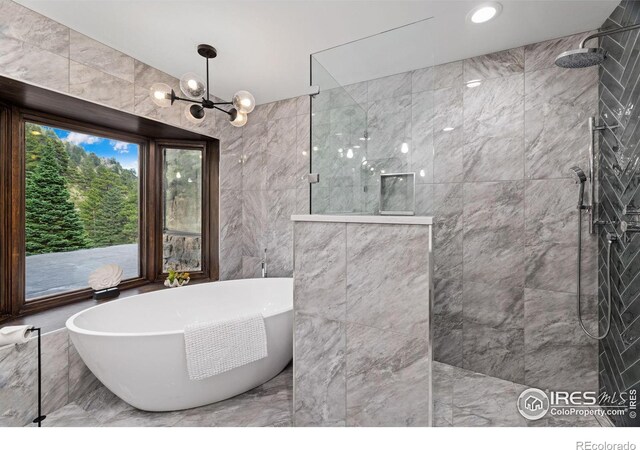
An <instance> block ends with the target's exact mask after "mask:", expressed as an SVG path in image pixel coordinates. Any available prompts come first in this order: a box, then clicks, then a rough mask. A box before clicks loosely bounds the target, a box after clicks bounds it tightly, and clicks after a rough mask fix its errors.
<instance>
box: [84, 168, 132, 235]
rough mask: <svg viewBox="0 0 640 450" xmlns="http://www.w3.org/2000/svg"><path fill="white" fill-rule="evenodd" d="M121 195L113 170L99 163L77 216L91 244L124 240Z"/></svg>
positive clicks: (123, 200)
mask: <svg viewBox="0 0 640 450" xmlns="http://www.w3.org/2000/svg"><path fill="white" fill-rule="evenodd" d="M124 207H125V195H124V192H123V189H122V186H121V183H120V181H119V179H118V176H117V175H116V173H114V172H113V171H111V170H109V169H106V168H104V167H99V168H98V170H97V172H96V176H95V178H94V179H93V181H92V182H91V186H90V187H89V191H88V192H87V196H86V199H85V200H84V202H82V204H81V206H80V216H81V217H82V221H83V223H84V226H85V230H86V232H87V235H88V236H89V239H90V240H91V244H92V246H94V247H105V246H109V245H118V244H124V243H126V242H128V241H127V239H126V237H125V236H124V227H125V224H126V223H127V217H126V215H125V211H124V209H125V208H124Z"/></svg>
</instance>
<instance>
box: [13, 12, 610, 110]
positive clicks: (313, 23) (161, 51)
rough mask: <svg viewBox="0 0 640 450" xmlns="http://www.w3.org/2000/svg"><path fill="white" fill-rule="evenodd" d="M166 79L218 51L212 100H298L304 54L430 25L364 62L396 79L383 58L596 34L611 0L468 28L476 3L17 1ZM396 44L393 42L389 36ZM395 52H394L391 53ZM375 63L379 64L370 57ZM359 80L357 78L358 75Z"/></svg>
mask: <svg viewBox="0 0 640 450" xmlns="http://www.w3.org/2000/svg"><path fill="white" fill-rule="evenodd" d="M17 1H18V2H19V3H21V4H23V5H25V6H27V7H29V8H31V9H33V10H35V11H38V12H40V13H42V14H44V15H46V16H48V17H51V18H52V19H54V20H57V21H58V22H61V23H63V24H64V25H67V26H69V27H71V28H73V29H75V30H77V31H80V32H81V33H84V34H86V35H88V36H90V37H92V38H94V39H96V40H98V41H100V42H103V43H105V44H107V45H109V46H111V47H113V48H115V49H117V50H120V51H122V52H124V53H127V54H129V55H131V56H133V57H134V58H136V59H138V60H140V61H143V62H145V63H147V64H149V65H152V66H154V67H157V68H159V69H161V70H163V71H165V72H167V73H169V74H171V75H173V76H176V77H180V76H181V75H182V74H183V73H185V72H189V71H194V72H196V73H200V74H201V75H204V61H203V60H202V58H201V57H200V56H198V54H197V53H196V51H195V48H196V45H197V44H200V43H210V44H212V45H214V46H215V47H216V48H217V50H218V57H217V58H216V59H215V60H213V62H212V83H213V93H214V94H215V95H217V96H220V97H222V98H226V99H229V98H230V96H231V95H232V94H233V93H234V92H235V91H237V90H239V89H246V90H249V91H251V92H252V93H253V94H254V95H255V97H256V101H257V103H259V104H262V103H268V102H271V101H275V100H280V99H284V98H290V97H294V96H297V95H301V94H304V93H307V91H308V86H309V55H310V54H311V53H315V52H319V51H321V50H323V49H327V48H330V47H333V46H337V45H340V44H344V43H346V42H350V41H353V40H356V39H360V38H363V37H366V36H370V35H373V34H377V33H380V32H383V31H385V30H389V29H391V28H395V27H399V26H402V25H405V24H407V23H410V22H415V21H416V20H419V19H423V18H428V17H432V19H431V20H429V21H428V22H429V26H428V27H427V28H425V31H424V37H423V38H422V39H410V40H408V41H398V42H394V41H393V39H394V37H393V36H394V33H387V39H391V40H390V41H386V43H385V45H384V46H381V47H380V49H379V51H378V53H377V54H375V56H374V57H372V58H371V57H370V58H369V59H375V60H376V61H377V63H376V64H375V68H374V69H373V70H372V71H371V73H370V75H371V77H373V76H375V74H380V73H398V72H400V71H401V70H396V69H397V67H398V66H397V61H394V58H388V57H387V55H390V54H394V50H393V49H394V48H397V49H401V50H402V53H403V54H404V55H412V54H424V53H425V52H428V54H429V55H432V57H431V56H430V60H431V61H433V63H435V64H440V63H444V62H449V61H455V60H459V59H463V58H468V57H471V56H476V55H481V54H485V53H490V52H494V51H499V50H504V49H507V48H513V47H517V46H520V45H525V44H530V43H533V42H539V41H543V40H547V39H552V38H556V37H561V36H566V35H569V34H573V33H577V32H581V31H586V30H592V29H595V28H598V27H599V26H600V25H601V24H602V23H603V22H604V20H605V19H606V18H607V17H608V16H609V14H610V13H611V12H612V11H613V9H614V8H615V6H616V5H617V4H618V0H586V1H583V0H575V1H570V0H569V1H558V0H554V1H540V0H538V1H534V0H502V1H501V3H502V5H503V11H502V14H501V15H500V16H499V17H498V18H497V19H495V20H493V21H490V22H487V23H485V24H479V25H476V24H471V23H468V22H467V21H466V20H465V17H466V15H467V13H468V12H469V11H470V10H471V9H472V8H473V7H474V6H476V5H478V4H480V3H482V0H480V1H457V0H449V1H335V0H334V1H318V0H316V1H314V0H308V1H305V0H297V1H296V0H289V1H275V0H274V1H270V0H263V1H242V0H224V1H223V0H220V1H216V0H209V1H202V0H201V1H192V0H173V1H167V0H155V1H153V0H137V1H126V2H125V1H118V0H17ZM396 36H399V35H396ZM399 51H400V50H399ZM378 56H379V57H378ZM360 76H362V74H360Z"/></svg>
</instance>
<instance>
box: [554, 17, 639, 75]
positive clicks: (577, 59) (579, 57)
mask: <svg viewBox="0 0 640 450" xmlns="http://www.w3.org/2000/svg"><path fill="white" fill-rule="evenodd" d="M638 28H640V23H636V24H634V25H628V26H626V27H618V28H612V29H609V30H604V31H599V32H597V33H593V34H591V35H589V36H587V37H586V38H584V39H583V40H582V42H580V45H579V46H578V48H577V49H575V50H568V51H566V52H563V53H560V54H559V55H558V57H557V58H556V66H558V67H562V68H565V69H578V68H581V67H591V66H597V65H598V64H602V62H603V61H604V60H605V58H606V57H607V51H606V50H604V49H602V48H600V47H597V48H585V47H584V44H585V43H586V42H587V41H590V40H591V39H595V38H599V37H602V36H609V35H611V34H616V33H622V32H625V31H631V30H635V29H638Z"/></svg>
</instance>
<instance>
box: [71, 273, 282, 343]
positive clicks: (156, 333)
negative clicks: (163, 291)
mask: <svg viewBox="0 0 640 450" xmlns="http://www.w3.org/2000/svg"><path fill="white" fill-rule="evenodd" d="M263 279H265V278H242V279H239V280H224V281H208V282H206V283H198V284H196V285H192V286H185V287H183V288H178V289H189V288H190V287H195V286H201V285H204V284H210V283H233V282H240V281H246V280H263ZM266 280H291V281H292V292H291V300H292V301H291V306H289V307H286V308H278V309H276V310H274V311H272V312H270V313H269V314H267V315H264V314H263V315H262V317H263V319H268V318H269V317H275V316H279V315H281V314H286V313H289V312H292V311H293V278H291V277H273V278H266ZM153 293H154V292H145V293H144V294H136V295H132V296H131V297H125V298H120V299H117V300H112V301H109V302H106V303H102V304H100V305H95V306H92V307H90V308H86V309H83V310H82V311H79V312H77V313H75V314H74V315H72V316H71V317H69V318H68V319H67V321H66V322H65V328H66V329H67V330H68V331H70V332H73V333H77V334H82V335H85V336H103V337H151V336H171V335H180V334H184V329H178V330H167V331H147V332H140V333H136V332H126V333H118V332H112V331H94V330H88V329H86V328H81V327H79V326H78V325H76V324H75V319H76V318H77V317H79V316H81V315H82V314H83V313H85V312H87V311H90V310H93V309H96V308H100V307H102V306H105V305H111V304H114V303H118V302H123V301H127V300H131V299H133V298H135V297H140V296H144V295H150V294H153Z"/></svg>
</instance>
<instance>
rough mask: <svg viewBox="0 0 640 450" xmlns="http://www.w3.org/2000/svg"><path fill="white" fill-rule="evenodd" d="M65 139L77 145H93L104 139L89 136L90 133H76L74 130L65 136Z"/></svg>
mask: <svg viewBox="0 0 640 450" xmlns="http://www.w3.org/2000/svg"><path fill="white" fill-rule="evenodd" d="M64 140H65V141H67V142H70V143H71V144H75V145H82V144H87V145H91V144H97V143H98V142H100V141H101V140H102V139H101V138H99V137H96V136H89V135H88V134H82V133H76V132H74V131H72V132H71V133H69V135H68V136H67V137H66V138H64Z"/></svg>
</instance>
